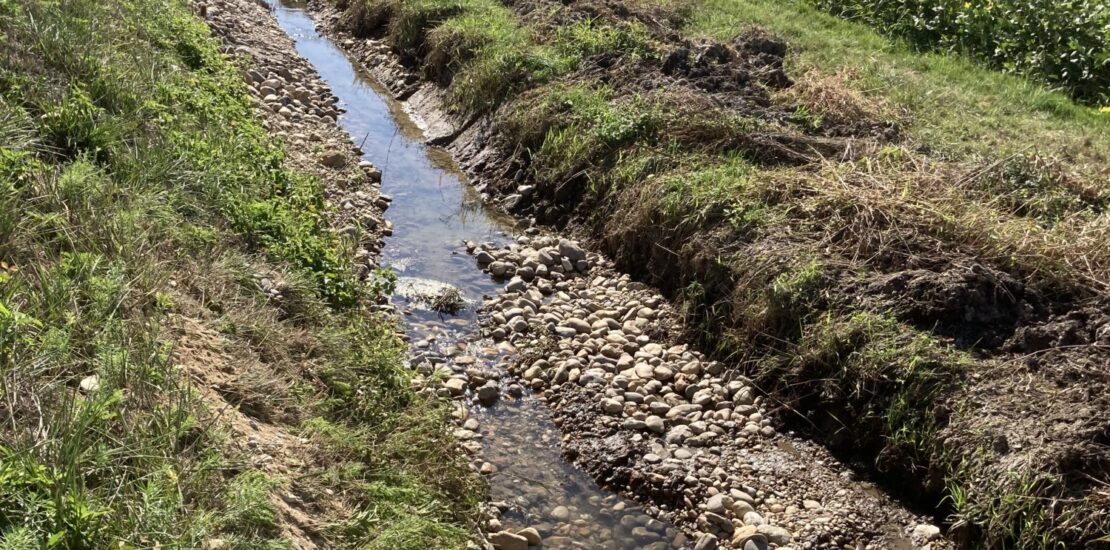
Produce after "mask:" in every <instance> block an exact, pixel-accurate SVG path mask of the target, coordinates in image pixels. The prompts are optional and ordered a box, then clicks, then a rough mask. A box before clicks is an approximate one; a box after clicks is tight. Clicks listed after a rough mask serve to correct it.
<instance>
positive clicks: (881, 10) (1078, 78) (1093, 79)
mask: <svg viewBox="0 0 1110 550" xmlns="http://www.w3.org/2000/svg"><path fill="white" fill-rule="evenodd" d="M813 1H814V3H815V4H816V5H817V6H818V7H820V8H821V9H823V10H825V11H828V12H831V13H833V14H835V15H839V16H842V17H845V18H848V19H857V20H861V21H865V22H867V23H868V24H870V25H873V26H875V27H878V28H882V29H884V30H885V32H888V33H890V34H893V35H897V36H902V37H905V38H906V39H907V40H909V41H910V42H911V43H913V44H915V45H917V46H919V47H922V48H937V49H942V50H948V51H955V52H960V53H968V54H970V55H973V56H975V57H978V58H980V59H982V60H984V61H985V62H986V63H987V64H989V65H990V66H992V67H995V68H999V69H1002V70H1004V71H1006V72H1012V73H1017V74H1023V75H1028V76H1031V77H1033V78H1037V79H1040V80H1044V81H1046V82H1047V83H1049V84H1050V85H1052V86H1055V87H1059V88H1063V89H1066V90H1068V92H1069V93H1071V94H1072V95H1073V96H1074V97H1076V98H1078V99H1081V100H1084V101H1087V102H1091V103H1098V102H1105V101H1107V100H1110V91H1108V90H1110V5H1108V4H1107V3H1105V2H1101V1H1098V0H1093V1H1092V0H893V1H891V0H813Z"/></svg>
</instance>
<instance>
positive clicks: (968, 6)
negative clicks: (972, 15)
mask: <svg viewBox="0 0 1110 550" xmlns="http://www.w3.org/2000/svg"><path fill="white" fill-rule="evenodd" d="M970 7H971V2H964V9H965V10H966V9H968V8H970Z"/></svg>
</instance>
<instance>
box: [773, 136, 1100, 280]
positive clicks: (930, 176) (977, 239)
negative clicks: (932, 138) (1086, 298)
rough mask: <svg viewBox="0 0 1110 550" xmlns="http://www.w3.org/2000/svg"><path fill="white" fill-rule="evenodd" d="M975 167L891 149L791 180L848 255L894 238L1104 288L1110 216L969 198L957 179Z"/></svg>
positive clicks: (880, 247) (879, 250)
mask: <svg viewBox="0 0 1110 550" xmlns="http://www.w3.org/2000/svg"><path fill="white" fill-rule="evenodd" d="M977 173H979V170H978V167H977V166H974V165H967V164H950V163H944V162H936V161H932V160H929V159H927V158H925V157H921V156H917V155H913V154H911V153H909V152H907V151H905V150H902V149H894V150H888V151H886V152H885V153H884V154H880V155H877V156H874V157H867V158H864V159H860V160H858V161H854V162H848V163H831V162H830V163H824V164H822V165H821V166H820V167H818V169H817V171H815V172H812V173H804V174H803V173H800V172H799V173H796V174H795V176H793V177H797V175H799V174H801V175H802V177H800V178H798V179H797V182H799V183H800V184H801V185H802V186H803V189H802V190H801V191H802V193H803V195H804V196H805V198H804V199H802V200H801V201H800V204H799V205H798V206H799V208H798V209H797V211H798V212H804V213H806V217H807V218H810V219H811V220H813V222H812V224H811V225H812V226H814V228H816V229H819V230H820V231H821V232H823V233H824V234H825V235H826V237H823V239H830V240H833V241H838V242H841V243H851V247H852V249H850V250H848V249H846V250H845V253H846V254H847V255H848V256H849V257H855V258H861V259H866V258H871V257H884V256H886V254H887V250H886V249H887V248H889V245H890V244H891V243H897V242H902V243H906V244H908V246H903V247H901V248H903V250H904V252H903V253H905V254H910V253H916V254H927V253H930V252H932V253H934V254H936V255H938V256H944V255H948V254H953V253H956V252H958V251H960V250H963V251H965V253H972V254H974V255H975V256H976V257H977V258H979V259H982V260H985V261H988V262H991V263H994V264H996V265H997V266H998V267H999V268H1001V269H1004V270H1006V271H1013V272H1015V274H1017V275H1020V276H1022V277H1023V278H1026V279H1030V280H1036V279H1043V280H1045V281H1046V282H1049V283H1051V284H1053V285H1054V286H1057V287H1058V288H1060V289H1067V290H1072V291H1075V290H1079V289H1082V288H1088V289H1093V290H1099V291H1105V290H1106V289H1107V288H1110V248H1107V247H1106V246H1105V243H1106V242H1110V241H1108V239H1110V217H1108V216H1107V215H1106V214H1105V213H1098V212H1096V211H1091V210H1080V211H1074V212H1072V213H1071V214H1070V215H1068V216H1066V217H1063V218H1061V219H1059V220H1058V221H1056V222H1055V223H1051V224H1045V223H1041V221H1040V220H1038V219H1037V218H1030V217H1026V216H1018V215H1014V214H1013V213H1011V212H1009V211H1007V209H1000V208H998V207H997V204H996V203H995V202H994V201H991V202H980V201H979V200H976V198H977V197H975V196H969V193H968V192H967V191H966V189H965V185H964V183H963V182H964V181H966V180H967V179H968V178H969V177H974V175H975V174H977ZM926 243H932V244H926ZM930 249H932V250H930ZM901 261H906V258H902V260H901Z"/></svg>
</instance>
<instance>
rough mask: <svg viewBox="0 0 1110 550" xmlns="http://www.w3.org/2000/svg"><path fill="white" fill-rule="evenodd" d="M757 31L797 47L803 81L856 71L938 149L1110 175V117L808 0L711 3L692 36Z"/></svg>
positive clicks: (858, 83)
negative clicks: (1018, 155)
mask: <svg viewBox="0 0 1110 550" xmlns="http://www.w3.org/2000/svg"><path fill="white" fill-rule="evenodd" d="M751 25H759V26H762V27H764V28H767V29H769V30H771V31H772V32H774V33H776V34H778V35H780V36H782V37H783V38H785V39H786V40H787V41H788V42H789V43H790V45H791V46H792V49H791V58H790V60H789V63H790V65H791V67H792V69H791V72H792V73H793V74H794V75H795V76H804V75H806V74H807V73H810V72H811V71H812V72H815V73H819V74H822V75H831V74H836V73H838V72H841V71H846V70H849V71H851V72H852V75H853V77H852V78H850V79H848V80H847V82H848V83H849V85H850V86H851V87H852V88H854V89H855V90H857V91H860V92H862V93H864V94H866V95H870V96H876V97H880V98H883V99H885V100H887V101H889V102H891V103H892V104H893V105H895V106H897V107H898V108H899V109H904V110H905V111H906V112H907V114H908V115H909V116H910V125H909V127H910V130H911V132H912V133H913V136H914V138H916V139H917V140H918V141H920V142H921V143H923V144H925V145H928V146H929V147H931V148H934V149H935V150H937V151H940V152H943V153H947V154H951V155H956V156H963V155H967V154H975V155H982V156H985V157H998V156H1004V155H1008V154H1011V153H1015V152H1021V151H1025V150H1027V149H1029V148H1036V149H1039V150H1042V151H1046V152H1058V153H1065V154H1068V155H1069V156H1072V157H1073V158H1071V159H1070V160H1071V163H1073V164H1074V166H1072V167H1071V168H1070V169H1072V170H1075V171H1076V172H1079V173H1081V174H1084V175H1085V176H1088V177H1091V178H1095V177H1099V178H1101V180H1102V181H1103V182H1105V181H1107V179H1108V178H1110V172H1108V170H1110V169H1108V168H1107V165H1108V164H1110V162H1108V161H1110V114H1105V113H1099V112H1098V109H1096V108H1092V107H1085V106H1083V105H1079V104H1076V103H1074V102H1073V101H1071V100H1069V99H1068V97H1067V96H1066V95H1064V94H1062V93H1054V92H1049V91H1046V90H1045V89H1044V88H1043V87H1042V86H1039V85H1037V84H1034V83H1031V82H1029V81H1026V80H1023V79H1020V78H1015V77H1012V76H1007V75H1003V74H1001V73H998V72H995V71H990V70H986V69H982V68H980V67H977V66H976V65H975V64H974V63H972V62H971V61H969V60H966V59H963V58H960V57H957V56H953V55H944V54H938V53H925V54H921V53H915V52H913V51H911V49H910V48H909V47H908V46H907V45H905V44H903V43H901V42H897V41H892V40H889V39H887V38H884V37H882V36H880V35H879V34H877V33H875V32H874V31H872V30H871V29H869V28H867V27H866V26H865V25H862V24H859V23H852V22H848V21H844V20H842V19H839V18H836V17H833V16H831V15H828V14H826V13H823V12H821V11H820V10H818V9H816V8H814V7H812V5H811V4H810V3H808V2H805V1H804V0H789V1H787V2H765V1H762V0H705V1H704V2H700V3H698V5H697V7H696V9H695V10H694V13H693V14H692V15H691V17H690V20H689V22H688V23H687V26H686V30H687V32H688V33H689V34H690V35H691V36H695V37H698V36H705V37H712V38H716V39H718V40H728V39H731V38H732V37H733V36H735V35H736V33H737V31H738V30H740V29H743V28H745V27H747V26H751Z"/></svg>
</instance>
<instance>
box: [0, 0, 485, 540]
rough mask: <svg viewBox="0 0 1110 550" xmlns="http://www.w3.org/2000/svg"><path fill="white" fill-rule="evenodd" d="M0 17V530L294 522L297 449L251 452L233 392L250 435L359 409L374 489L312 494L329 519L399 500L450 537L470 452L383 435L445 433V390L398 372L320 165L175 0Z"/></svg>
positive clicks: (198, 536)
mask: <svg viewBox="0 0 1110 550" xmlns="http://www.w3.org/2000/svg"><path fill="white" fill-rule="evenodd" d="M0 31H2V34H0V378H2V379H3V380H4V382H3V383H2V385H0V402H2V403H3V404H2V405H0V410H2V411H3V414H2V415H0V417H3V418H4V419H5V420H4V422H3V423H2V425H0V546H3V547H6V548H7V547H12V548H15V547H19V548H24V547H60V548H108V547H117V546H118V547H157V546H163V547H171V546H172V547H176V546H188V547H198V548H199V547H204V546H206V545H215V544H223V545H224V546H225V547H231V548H276V547H285V546H287V541H285V540H284V539H285V537H286V533H284V526H286V525H287V522H288V518H287V517H285V515H284V514H285V512H283V508H282V506H283V503H282V502H283V501H282V499H281V498H279V497H278V494H279V492H281V494H289V493H288V492H290V491H292V492H296V493H304V491H303V487H302V484H301V483H300V482H299V481H298V480H297V479H295V478H294V477H293V474H294V473H295V474H297V475H301V474H304V473H305V472H286V473H275V472H276V470H268V469H267V467H266V465H265V464H259V463H256V462H253V461H252V459H251V457H249V456H247V455H246V453H245V452H244V451H243V450H242V449H244V448H245V447H246V446H247V442H245V441H240V440H237V438H239V437H241V436H237V435H235V433H236V432H235V430H233V426H232V424H233V420H232V419H229V417H234V416H236V415H240V414H248V415H250V416H251V418H252V419H251V422H252V423H254V422H255V419H257V424H265V426H264V427H265V429H263V430H260V433H262V435H265V433H266V430H277V429H282V430H299V429H300V426H301V423H302V422H304V421H305V420H306V419H310V418H323V419H326V420H327V421H328V422H331V423H333V424H334V425H337V426H343V427H344V428H345V429H349V426H353V425H372V426H374V428H373V429H367V430H366V431H365V432H364V433H360V434H359V436H358V438H355V439H354V440H352V441H347V442H342V444H344V445H349V446H354V447H357V448H359V449H361V451H360V452H359V453H358V454H356V455H354V456H353V457H352V458H351V459H350V460H352V461H354V462H357V463H358V464H359V465H360V466H361V467H362V468H365V469H366V470H367V471H368V472H373V473H372V474H368V475H372V476H373V478H374V479H375V483H377V484H378V485H379V487H380V489H379V490H378V491H377V492H367V493H365V495H364V496H363V497H362V498H361V499H360V500H358V501H357V502H353V503H352V504H351V507H350V508H345V507H344V506H331V507H329V504H328V503H331V502H335V497H334V496H333V495H328V494H326V493H323V492H321V493H319V494H318V495H307V493H305V494H306V495H307V496H308V497H309V498H310V500H311V503H310V504H311V505H313V506H318V507H319V508H318V510H320V514H319V516H318V517H319V519H321V520H322V521H324V522H330V523H335V524H337V525H340V524H347V523H349V522H354V521H355V520H354V519H353V518H352V517H351V516H352V515H353V514H352V513H351V511H352V510H353V511H355V512H358V513H361V512H362V511H363V510H369V509H374V508H381V507H388V506H400V505H402V504H403V505H404V506H409V507H410V508H408V510H410V512H411V514H412V517H413V518H415V519H414V520H413V521H420V522H423V525H426V526H430V528H431V529H434V530H437V532H440V533H443V534H442V535H441V536H437V538H436V540H437V541H439V542H440V543H442V544H443V545H444V546H454V547H461V546H464V545H465V543H466V539H467V538H468V537H467V534H466V532H465V531H463V530H462V529H461V528H459V527H457V525H459V524H461V523H463V522H464V521H465V519H464V518H466V517H468V514H470V513H472V511H473V508H472V506H473V503H472V502H471V501H470V500H468V499H469V498H471V497H469V496H468V495H469V494H470V491H472V490H474V489H475V487H474V486H473V485H472V484H471V483H472V482H471V481H469V479H470V478H469V477H468V476H467V475H466V471H465V470H464V469H462V468H461V467H460V466H459V465H458V464H454V463H450V465H448V466H444V467H443V468H441V469H440V470H438V471H437V472H435V475H436V476H437V477H430V475H429V474H428V473H427V472H424V471H420V470H417V469H415V468H410V467H408V466H407V465H406V464H404V463H403V462H402V461H401V455H400V454H396V453H395V454H388V453H379V451H380V450H381V449H385V448H390V446H396V445H401V444H402V442H404V444H405V445H407V447H406V449H408V450H410V451H412V452H418V453H424V454H425V455H431V454H435V455H437V456H443V455H447V454H449V453H450V452H451V449H452V448H451V447H450V442H449V440H448V439H447V436H446V433H445V431H444V425H443V424H442V420H443V418H442V415H441V413H440V412H439V409H438V408H437V407H436V406H435V405H434V404H431V403H426V402H424V401H422V400H420V399H418V398H416V396H415V395H414V394H413V393H412V392H411V390H410V389H409V383H408V379H407V374H406V371H405V370H404V368H403V365H402V360H401V355H402V352H403V346H402V344H401V343H400V342H399V341H398V340H397V338H395V336H394V334H393V326H392V322H391V321H389V320H388V319H385V318H382V317H379V316H377V315H376V314H373V313H371V311H370V309H369V307H368V304H369V303H372V302H373V300H374V299H375V298H376V296H373V295H371V294H372V291H371V290H367V289H364V288H363V287H362V285H361V284H360V283H359V282H358V280H357V278H356V277H355V276H354V273H353V269H352V266H351V265H350V263H349V261H348V260H347V258H348V256H349V254H348V252H349V251H348V250H347V246H348V245H347V244H345V243H344V242H342V241H341V240H340V239H339V238H338V237H337V236H336V235H335V234H334V233H333V232H332V231H330V230H329V229H328V224H327V222H326V219H325V213H326V208H327V207H326V204H325V201H324V198H323V187H322V185H321V183H320V182H319V181H317V180H315V179H313V178H311V177H309V176H307V175H304V174H298V173H294V172H292V171H290V170H288V169H287V168H286V164H285V158H284V153H283V151H282V150H281V149H280V147H278V145H277V144H276V142H274V141H272V140H271V138H270V136H269V135H268V134H267V133H266V131H265V130H264V129H263V127H262V125H261V124H260V122H259V121H258V120H256V119H255V116H254V113H253V110H252V107H251V103H250V101H249V99H248V96H247V89H246V86H245V84H244V83H243V81H242V79H241V76H240V73H239V70H238V69H237V68H236V67H235V66H233V65H232V64H231V63H229V61H228V60H227V59H225V58H224V57H223V56H222V55H221V54H220V53H219V50H218V47H219V45H218V43H217V42H216V41H215V40H214V39H212V38H211V37H210V36H209V33H208V30H207V27H206V26H205V25H204V24H203V23H202V22H201V21H199V20H198V19H196V18H195V17H194V16H193V14H192V13H191V12H190V8H189V6H188V5H187V4H186V3H184V2H180V1H178V0H129V1H123V2H108V3H105V2H95V1H73V2H62V3H58V2H45V1H43V2H37V1H32V2H20V3H11V2H0ZM261 274H266V275H268V276H271V277H274V278H275V279H282V280H283V283H282V284H281V285H280V292H279V294H280V296H281V298H280V299H276V298H274V296H273V295H272V294H270V293H268V292H264V291H263V289H262V286H261V284H260V279H261V277H259V276H260V275H261ZM191 352H198V353H194V354H193V355H190V353H191ZM200 352H203V353H200ZM205 361H208V362H207V363H206V362H205ZM203 367H207V368H206V369H205V368H203ZM198 368H199V369H200V370H193V369H198ZM221 369H223V370H221ZM205 377H220V378H219V381H220V383H219V384H194V381H196V380H198V378H200V379H207V380H211V378H205ZM213 386H216V387H217V388H218V389H213ZM262 391H264V392H267V393H268V395H266V397H265V398H262V397H260V396H259V395H258V392H262ZM214 398H223V399H225V400H226V402H227V403H230V404H232V405H235V406H237V408H238V410H234V411H233V413H228V411H226V410H217V407H216V405H217V404H220V403H221V402H219V401H216V402H214V401H212V399H214ZM227 403H223V404H220V407H221V408H226V406H227ZM233 409H234V407H233ZM402 417H403V418H404V419H405V420H404V423H405V424H402V421H401V420H400V419H401V418H402ZM243 422H244V427H245V422H246V420H244V421H243ZM271 422H272V423H273V424H270V423H271ZM403 425H419V426H422V429H423V430H424V432H425V437H421V438H419V439H414V438H412V437H410V436H408V435H406V433H405V430H404V429H402V426H403ZM275 426H276V427H275ZM255 429H258V428H255ZM432 434H440V435H438V436H433V435H432ZM339 444H340V443H335V444H334V445H335V446H338V445H339ZM322 452H323V451H322ZM305 459H306V461H308V462H307V463H305V464H302V466H303V467H305V468H306V469H307V468H315V467H318V466H327V465H328V463H327V462H326V461H325V459H324V458H321V457H319V456H316V455H315V454H313V455H311V456H307V457H305ZM306 471H309V472H310V470H306ZM415 485H419V486H420V487H422V488H423V490H422V491H419V492H410V493H407V494H406V496H404V498H403V499H402V498H401V497H400V496H398V495H399V494H400V493H398V492H397V491H400V490H401V489H408V488H410V487H413V486H415ZM455 491H458V493H455ZM445 495H450V497H447V496H445ZM447 498H450V499H451V500H452V501H454V502H458V503H461V504H460V505H457V506H455V507H452V508H447V507H443V506H440V505H438V504H436V503H438V502H442V501H443V500H445V499H447ZM344 505H346V503H344ZM352 524H353V523H352ZM322 536H324V537H327V540H328V542H329V543H332V544H341V543H345V542H348V541H350V542H351V543H352V544H353V542H354V541H355V540H362V539H367V538H372V537H371V535H369V534H368V533H367V532H366V531H359V532H357V534H353V535H348V534H347V532H346V531H343V530H341V529H336V530H335V531H334V532H328V533H325V534H323V535H322ZM408 547H410V548H423V547H425V546H423V545H416V544H415V543H411V544H410V545H409V546H408Z"/></svg>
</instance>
